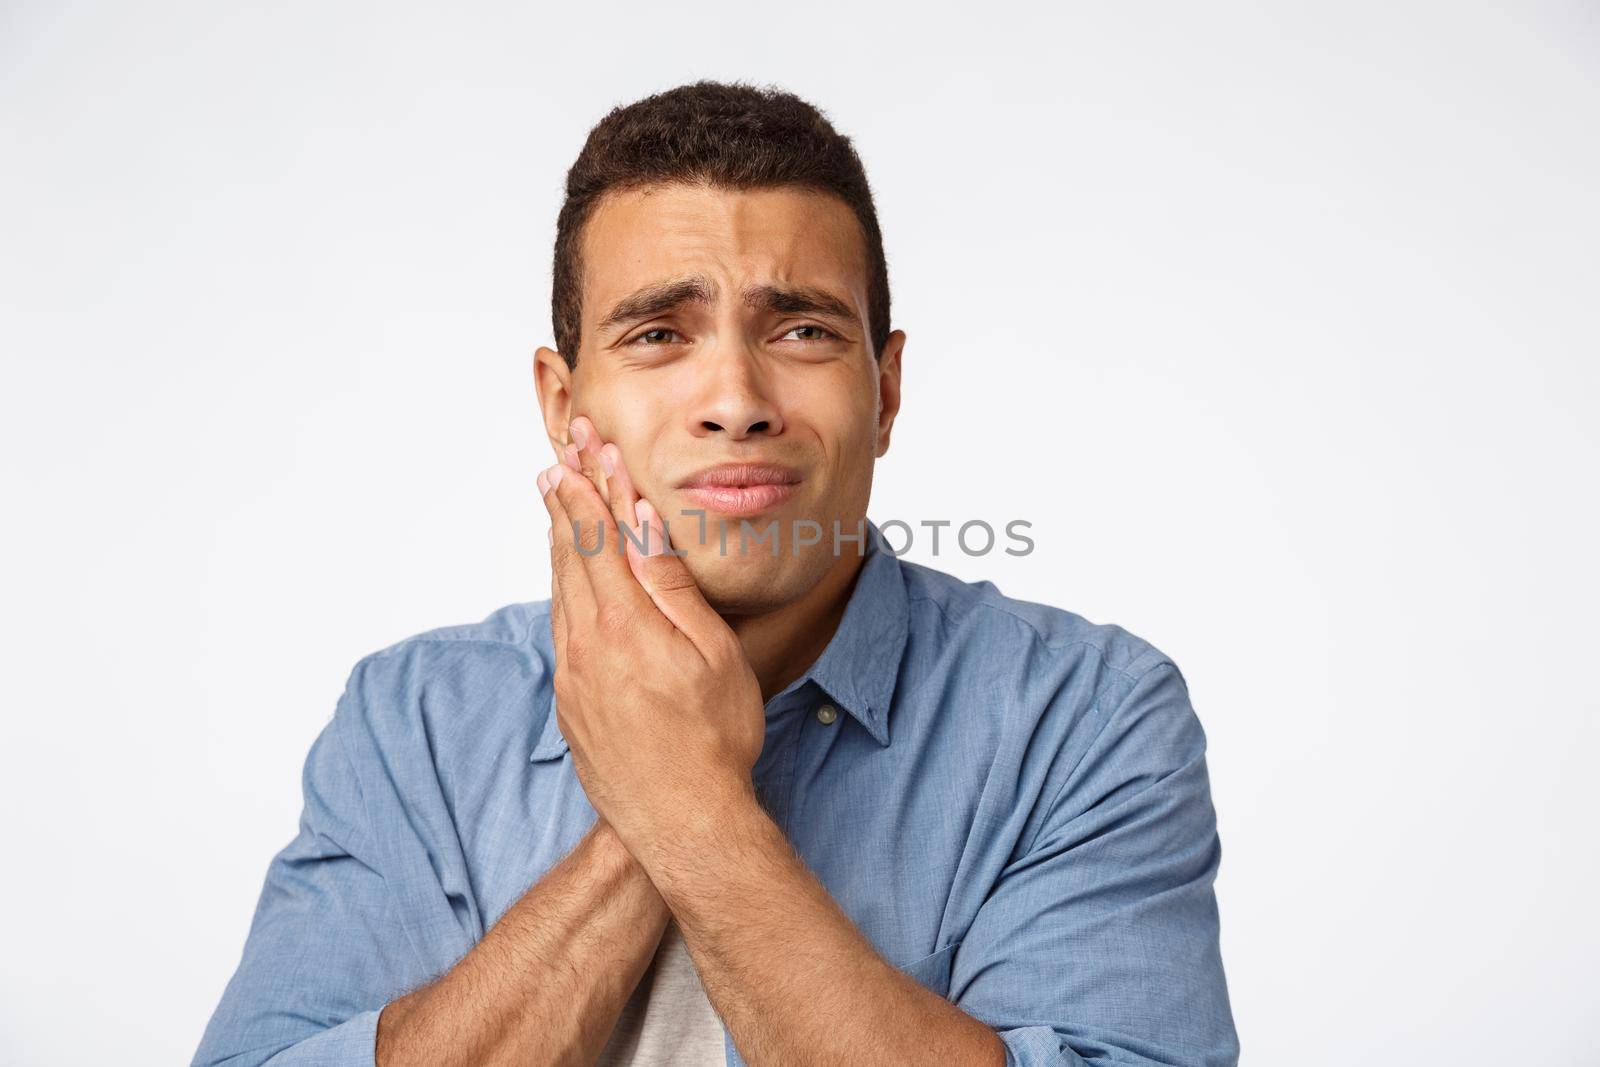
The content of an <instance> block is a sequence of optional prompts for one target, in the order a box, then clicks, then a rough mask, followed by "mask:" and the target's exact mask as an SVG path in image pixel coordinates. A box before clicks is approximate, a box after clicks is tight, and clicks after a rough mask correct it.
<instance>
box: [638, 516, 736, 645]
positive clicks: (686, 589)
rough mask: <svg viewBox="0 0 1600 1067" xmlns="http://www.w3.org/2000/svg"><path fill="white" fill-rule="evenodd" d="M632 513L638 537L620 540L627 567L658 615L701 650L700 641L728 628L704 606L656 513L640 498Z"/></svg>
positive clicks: (720, 618) (714, 613)
mask: <svg viewBox="0 0 1600 1067" xmlns="http://www.w3.org/2000/svg"><path fill="white" fill-rule="evenodd" d="M634 513H635V514H636V515H637V516H638V518H639V525H638V533H637V535H635V536H633V537H624V538H623V539H622V541H623V544H625V545H626V546H627V549H628V567H629V568H630V569H631V570H632V571H633V576H634V577H635V578H637V579H638V580H639V584H640V585H642V586H644V589H645V592H647V593H649V594H650V599H651V600H653V601H655V605H656V607H657V608H658V609H659V610H660V611H661V614H663V615H665V616H666V617H667V619H668V621H670V622H671V623H672V625H673V626H676V627H677V628H678V629H679V630H681V631H682V632H683V633H684V634H685V635H686V636H687V637H688V638H689V639H690V640H691V641H693V642H694V643H695V645H696V646H698V647H701V648H704V647H705V645H704V642H703V641H702V638H709V637H710V636H712V634H714V633H716V632H718V631H721V630H725V629H727V625H728V624H727V623H725V622H723V621H722V616H720V615H718V614H717V613H716V611H715V609H713V608H712V607H711V605H710V604H708V603H707V602H706V598H705V596H704V594H702V593H701V592H700V586H699V583H697V582H696V581H695V580H694V575H692V574H690V573H689V568H688V567H686V566H684V563H683V559H682V557H680V556H676V555H673V553H672V543H671V542H670V541H668V540H667V529H666V526H665V525H664V524H663V523H662V521H661V514H660V512H658V511H656V509H655V507H654V505H652V504H651V503H650V501H648V500H646V499H645V498H644V497H640V498H639V500H638V502H637V503H636V504H635V505H634Z"/></svg>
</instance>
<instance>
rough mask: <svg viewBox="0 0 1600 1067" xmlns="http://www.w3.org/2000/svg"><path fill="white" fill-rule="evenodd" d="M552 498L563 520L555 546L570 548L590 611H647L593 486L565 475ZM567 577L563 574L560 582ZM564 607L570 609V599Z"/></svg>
mask: <svg viewBox="0 0 1600 1067" xmlns="http://www.w3.org/2000/svg"><path fill="white" fill-rule="evenodd" d="M551 496H553V497H555V498H556V499H557V500H558V501H559V503H560V506H561V508H562V511H563V518H564V522H563V523H562V525H561V526H559V527H557V529H556V546H557V548H560V547H561V546H562V544H563V541H565V542H566V543H567V544H568V545H569V546H570V549H571V552H572V554H573V556H574V557H575V558H576V559H577V561H578V566H579V567H580V568H581V570H582V573H583V580H584V582H585V583H586V586H587V588H588V589H589V590H590V596H591V602H590V607H591V608H592V609H593V610H595V611H598V610H600V608H601V607H602V606H604V605H607V604H621V605H625V606H631V607H633V608H635V609H638V608H643V607H646V606H647V605H648V598H647V597H646V596H645V595H644V591H643V590H642V589H640V588H639V583H638V582H637V581H635V580H634V579H633V576H632V575H631V574H630V572H629V567H628V562H627V558H626V556H625V555H624V554H623V547H622V543H623V538H622V537H621V534H620V533H619V531H618V529H617V523H616V520H615V519H613V518H612V517H611V511H610V509H609V508H607V507H606V504H605V501H603V500H601V499H600V491H599V490H598V489H596V488H595V487H594V483H592V482H590V481H589V479H587V478H583V477H579V476H578V475H576V474H573V473H572V472H570V471H568V472H567V473H566V475H565V477H562V478H561V479H559V480H558V481H557V483H556V485H555V487H554V491H553V492H552V493H551ZM567 576H568V573H567V572H566V571H562V573H561V578H562V580H563V582H565V580H566V579H567ZM567 607H568V609H569V610H571V608H572V601H571V599H570V598H569V600H568V604H567ZM573 621H574V622H576V621H577V620H576V619H574V620H573Z"/></svg>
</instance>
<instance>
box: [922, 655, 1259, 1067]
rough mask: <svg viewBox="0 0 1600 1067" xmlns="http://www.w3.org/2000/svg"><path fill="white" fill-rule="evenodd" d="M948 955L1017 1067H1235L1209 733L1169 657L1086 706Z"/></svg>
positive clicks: (954, 988)
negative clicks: (1034, 819)
mask: <svg viewBox="0 0 1600 1067" xmlns="http://www.w3.org/2000/svg"><path fill="white" fill-rule="evenodd" d="M1085 736H1087V737H1089V738H1090V740H1089V741H1088V743H1087V744H1086V745H1084V746H1082V747H1081V748H1080V749H1079V751H1078V752H1076V753H1073V754H1072V759H1073V764H1072V766H1071V768H1070V769H1068V770H1066V771H1065V772H1064V774H1065V777H1064V780H1062V781H1061V782H1060V784H1059V785H1056V786H1054V787H1053V788H1054V790H1055V797H1054V799H1053V800H1052V801H1050V803H1049V806H1048V808H1047V809H1046V813H1045V815H1044V817H1043V819H1042V820H1041V821H1040V822H1039V824H1038V827H1039V829H1038V832H1037V833H1036V834H1035V835H1034V837H1033V840H1032V842H1031V843H1029V844H1028V845H1026V846H1024V847H1023V848H1022V849H1020V850H1019V854H1018V855H1017V856H1016V858H1014V859H1013V860H1012V861H1011V862H1010V863H1008V865H1007V866H1006V868H1005V870H1004V871H1003V872H1002V873H1001V876H1000V878H999V879H998V880H997V882H996V884H995V885H994V887H993V889H992V891H991V892H990V894H989V896H988V897H987V898H986V899H985V901H984V903H983V905H982V906H981V907H980V908H979V910H978V914H977V917H976V918H975V920H974V921H973V923H972V926H971V927H970V928H969V930H968V931H967V933H966V934H965V936H964V937H963V940H962V943H961V945H960V947H959V948H958V949H957V951H956V954H955V959H954V961H953V963H952V972H951V986H950V991H951V999H952V1000H953V1001H954V1002H955V1003H956V1004H957V1005H959V1006H960V1007H961V1008H962V1009H963V1010H965V1011H966V1012H968V1014H971V1015H972V1016H974V1017H975V1018H978V1019H981V1020H983V1021H984V1022H986V1023H988V1024H989V1025H991V1026H993V1027H994V1028H995V1030H996V1031H997V1033H998V1034H999V1036H1000V1038H1001V1039H1002V1041H1003V1042H1004V1043H1005V1046H1006V1062H1007V1063H1008V1064H1011V1065H1016V1067H1082V1065H1084V1064H1102V1063H1106V1064H1113V1063H1114V1064H1136V1065H1151V1067H1154V1065H1157V1064H1161V1065H1167V1067H1233V1065H1235V1064H1237V1062H1238V1038H1237V1036H1236V1033H1235V1030H1234V1025H1233V1017H1232V1012H1231V1009H1230V1007H1229V1003H1228V992H1227V985H1226V981H1225V978H1224V975H1223V969H1222V957H1221V952H1220V949H1219V945H1218V935H1219V924H1218V915H1217V904H1216V896H1215V893H1214V890H1213V882H1214V880H1215V878H1216V874H1217V869H1218V864H1219V862H1220V859H1221V845H1220V842H1219V840H1218V836H1217V827H1216V816H1215V812H1214V810H1213V807H1212V803H1211V794H1210V786H1209V783H1208V779H1207V774H1206V764H1205V736H1204V734H1203V732H1202V730H1201V727H1200V723H1199V720H1198V719H1197V718H1196V716H1195V713H1194V711H1193V709H1192V708H1191V706H1190V702H1189V694H1188V689H1187V687H1186V685H1185V683H1184V681H1183V677H1182V675H1181V674H1180V673H1179V672H1178V670H1177V668H1176V667H1175V666H1173V665H1172V664H1171V663H1170V662H1162V663H1160V664H1158V665H1156V666H1154V667H1152V668H1150V669H1148V670H1146V671H1145V672H1144V673H1143V674H1142V675H1140V676H1139V677H1138V678H1137V679H1136V680H1134V681H1133V683H1132V684H1131V686H1129V687H1128V688H1127V691H1126V693H1125V694H1124V695H1123V696H1122V697H1121V699H1120V700H1117V701H1116V702H1115V706H1114V707H1113V708H1112V709H1111V710H1110V711H1109V712H1108V713H1107V714H1104V715H1102V716H1101V717H1100V718H1099V719H1098V720H1092V719H1091V720H1090V721H1089V726H1088V732H1087V733H1086V735H1085Z"/></svg>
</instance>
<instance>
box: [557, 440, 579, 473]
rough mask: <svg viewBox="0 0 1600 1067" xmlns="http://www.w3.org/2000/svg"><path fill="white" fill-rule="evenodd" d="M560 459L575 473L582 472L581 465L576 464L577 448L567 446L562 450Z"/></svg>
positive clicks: (575, 446)
mask: <svg viewBox="0 0 1600 1067" xmlns="http://www.w3.org/2000/svg"><path fill="white" fill-rule="evenodd" d="M561 458H562V460H563V461H564V462H565V463H566V465H567V466H569V467H571V468H572V469H573V470H575V471H581V470H583V467H582V465H580V464H579V463H578V446H577V445H568V446H567V447H566V448H564V449H562V450H561Z"/></svg>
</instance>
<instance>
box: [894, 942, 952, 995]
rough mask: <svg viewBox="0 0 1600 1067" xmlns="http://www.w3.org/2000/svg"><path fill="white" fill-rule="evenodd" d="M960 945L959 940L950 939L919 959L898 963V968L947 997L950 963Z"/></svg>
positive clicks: (948, 992) (948, 993)
mask: <svg viewBox="0 0 1600 1067" xmlns="http://www.w3.org/2000/svg"><path fill="white" fill-rule="evenodd" d="M960 947H961V942H960V941H952V942H950V944H948V945H946V946H945V947H944V948H941V949H940V950H939V951H937V952H930V953H929V954H928V955H926V956H923V957H922V958H921V959H918V960H912V961H911V962H910V963H903V964H900V970H902V971H904V972H905V973H906V974H909V975H910V976H911V977H913V978H915V979H916V980H917V981H919V982H921V983H922V984H923V985H924V986H926V987H927V988H928V989H931V990H933V991H934V992H935V993H937V994H939V995H940V996H941V997H946V998H948V997H949V996H950V964H951V961H952V960H953V959H954V958H955V954H956V949H958V948H960Z"/></svg>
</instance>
